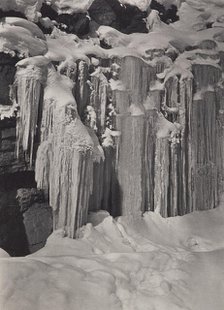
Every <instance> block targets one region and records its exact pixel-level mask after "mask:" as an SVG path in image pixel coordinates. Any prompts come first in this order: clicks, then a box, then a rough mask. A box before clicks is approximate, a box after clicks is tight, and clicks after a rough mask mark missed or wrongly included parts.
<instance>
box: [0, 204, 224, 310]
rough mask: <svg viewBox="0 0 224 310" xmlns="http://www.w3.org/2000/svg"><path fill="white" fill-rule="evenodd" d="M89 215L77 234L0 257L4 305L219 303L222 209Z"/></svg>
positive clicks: (130, 309) (175, 308) (134, 309)
mask: <svg viewBox="0 0 224 310" xmlns="http://www.w3.org/2000/svg"><path fill="white" fill-rule="evenodd" d="M89 219H90V220H91V221H93V224H94V225H96V224H97V225H96V226H94V225H93V224H91V223H88V224H87V225H86V226H84V227H82V228H81V229H80V231H79V236H80V237H79V238H78V239H76V240H72V239H69V238H67V237H64V232H63V231H61V230H60V231H55V232H54V233H53V234H52V235H51V236H50V237H49V239H48V241H47V245H46V246H45V248H43V249H41V250H40V251H39V252H37V253H35V254H33V255H30V256H27V257H24V258H0V275H1V281H0V289H1V296H0V306H1V308H2V309H7V310H31V309H32V310H40V309H45V310H52V309H56V310H64V309H66V310H75V309H79V310H87V309H88V310H95V309H100V310H101V309H102V310H103V309H111V310H112V309H113V310H118V309H119V310H121V309H122V310H151V309H153V310H199V309H203V310H211V309H214V310H221V309H223V304H224V297H223V296H224V294H223V293H224V285H223V275H224V274H223V267H224V263H223V262H224V241H223V240H224V238H223V237H224V226H223V221H224V208H223V207H220V208H217V209H214V210H210V211H202V212H195V213H192V214H189V215H185V216H183V217H175V218H167V219H164V218H162V217H161V216H160V215H158V214H155V213H152V212H148V213H145V214H144V216H143V217H142V216H140V215H139V216H135V217H120V218H118V219H117V220H114V219H113V218H112V217H110V216H109V215H108V214H107V213H106V212H104V211H100V212H99V213H96V214H91V216H90V218H89ZM87 296H88V298H87Z"/></svg>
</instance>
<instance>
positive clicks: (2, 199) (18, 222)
mask: <svg viewBox="0 0 224 310" xmlns="http://www.w3.org/2000/svg"><path fill="white" fill-rule="evenodd" d="M21 187H23V188H26V187H27V188H28V187H36V182H35V179H34V172H31V171H28V172H17V173H13V174H5V175H1V176H0V247H1V248H3V249H4V250H5V251H7V252H8V253H9V254H10V255H11V256H24V255H27V254H29V248H28V241H27V236H26V230H25V226H24V223H23V215H22V213H21V212H20V208H19V206H18V202H17V200H16V193H17V189H18V188H21Z"/></svg>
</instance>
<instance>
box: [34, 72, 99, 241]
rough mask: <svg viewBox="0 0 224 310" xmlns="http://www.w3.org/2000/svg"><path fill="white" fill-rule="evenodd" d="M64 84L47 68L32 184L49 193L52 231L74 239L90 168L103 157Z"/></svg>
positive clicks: (89, 185) (83, 219)
mask: <svg viewBox="0 0 224 310" xmlns="http://www.w3.org/2000/svg"><path fill="white" fill-rule="evenodd" d="M68 82H69V81H68V78H67V77H65V76H60V75H59V74H58V73H56V71H55V70H54V69H53V67H51V68H49V73H48V81H47V87H46V89H45V97H44V106H43V117H42V125H41V140H42V142H41V145H40V147H39V149H38V152H37V160H36V181H37V184H38V186H40V187H41V188H45V189H47V188H48V189H49V203H50V205H51V207H52V208H53V211H54V229H58V228H63V229H64V230H65V231H66V234H67V235H68V236H69V237H72V238H74V237H75V233H76V230H77V229H78V228H79V227H80V226H82V225H83V224H85V223H86V220H87V213H88V208H89V199H90V195H91V193H92V188H93V164H94V161H100V160H101V158H102V159H103V153H102V152H100V149H99V143H98V139H97V137H96V136H95V135H94V133H90V132H89V131H88V129H87V128H86V127H85V126H84V125H83V123H82V122H81V120H80V119H79V116H78V114H77V110H76V102H75V99H74V97H73V96H72V94H71V91H72V90H71V89H72V88H71V87H70V86H71V85H70V84H69V83H68ZM69 85H70V86H69ZM59 94H60V95H59ZM94 139H95V140H96V141H97V142H95V140H94ZM97 143H98V144H97Z"/></svg>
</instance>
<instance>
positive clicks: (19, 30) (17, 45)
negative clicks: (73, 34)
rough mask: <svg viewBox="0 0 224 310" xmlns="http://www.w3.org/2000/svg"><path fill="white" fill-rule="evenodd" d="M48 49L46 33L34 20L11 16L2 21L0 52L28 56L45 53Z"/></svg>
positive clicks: (0, 27) (0, 26) (0, 24)
mask: <svg viewBox="0 0 224 310" xmlns="http://www.w3.org/2000/svg"><path fill="white" fill-rule="evenodd" d="M47 49H48V48H47V43H46V41H45V38H44V35H43V34H42V32H41V30H40V29H39V28H38V27H37V26H36V25H35V24H33V23H32V22H29V21H26V20H24V19H22V18H13V17H10V18H5V21H4V22H2V23H0V52H4V53H9V54H11V55H12V56H14V55H15V52H17V54H18V55H19V56H21V57H24V56H25V57H28V56H37V55H43V54H45V53H46V52H47Z"/></svg>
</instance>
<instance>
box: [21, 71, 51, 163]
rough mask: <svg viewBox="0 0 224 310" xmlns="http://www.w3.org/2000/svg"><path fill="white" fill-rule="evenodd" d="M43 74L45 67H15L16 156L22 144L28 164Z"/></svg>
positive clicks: (43, 78) (31, 153)
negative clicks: (16, 107) (17, 108)
mask: <svg viewBox="0 0 224 310" xmlns="http://www.w3.org/2000/svg"><path fill="white" fill-rule="evenodd" d="M45 76H46V69H45V68H44V69H43V68H41V67H37V66H33V65H28V66H27V67H26V68H21V67H17V73H16V81H15V83H16V86H17V103H18V105H19V107H20V110H19V114H18V120H17V156H18V154H19V148H20V146H21V145H22V147H23V150H24V151H25V152H28V155H29V159H30V166H32V160H33V147H34V139H35V135H36V130H37V125H38V114H39V107H40V104H41V99H42V97H41V95H42V87H43V83H44V81H45Z"/></svg>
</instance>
